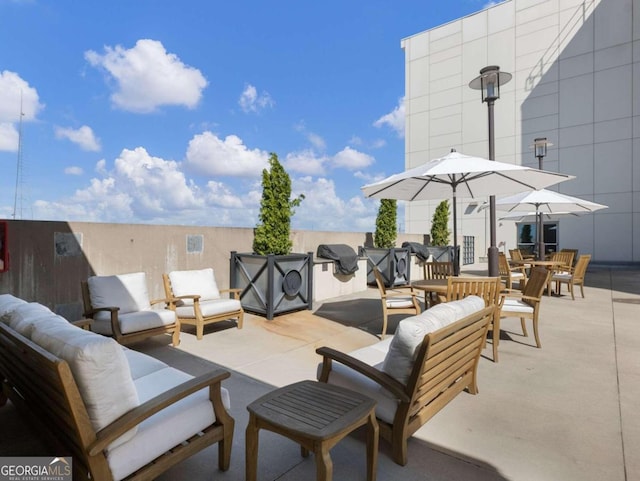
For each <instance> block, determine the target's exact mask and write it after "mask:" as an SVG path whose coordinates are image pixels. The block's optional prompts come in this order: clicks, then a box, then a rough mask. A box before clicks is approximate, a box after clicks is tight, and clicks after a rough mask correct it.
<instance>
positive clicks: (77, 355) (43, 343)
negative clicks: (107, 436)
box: [31, 323, 139, 446]
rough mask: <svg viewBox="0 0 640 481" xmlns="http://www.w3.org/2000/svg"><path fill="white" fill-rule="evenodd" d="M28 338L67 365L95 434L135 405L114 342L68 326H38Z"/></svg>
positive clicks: (123, 360)
mask: <svg viewBox="0 0 640 481" xmlns="http://www.w3.org/2000/svg"><path fill="white" fill-rule="evenodd" d="M31 339H32V341H33V342H35V343H36V344H38V345H39V346H40V347H42V348H43V349H45V350H47V351H49V352H50V353H52V354H53V355H55V356H57V357H60V358H61V359H64V360H65V361H67V363H69V367H70V368H71V372H72V373H73V377H74V379H75V381H76V384H77V386H78V390H79V391H80V395H81V396H82V399H83V401H84V404H85V406H86V408H87V412H88V414H89V419H90V421H91V424H92V426H93V428H94V429H95V430H96V431H99V430H100V429H102V428H104V427H105V426H107V425H109V424H110V423H112V422H113V421H115V420H116V419H117V418H119V417H120V416H122V415H123V414H124V413H126V412H127V411H129V410H131V409H133V408H135V407H136V406H138V404H139V403H138V395H137V393H136V389H135V386H134V384H133V380H132V379H131V374H130V373H129V365H128V363H127V359H126V357H125V355H124V353H123V351H122V347H121V346H120V345H119V344H118V343H117V342H116V341H115V340H113V339H111V338H108V337H104V336H101V335H99V334H95V333H93V332H90V331H87V330H84V329H80V328H79V327H76V326H74V325H72V324H70V323H67V324H66V325H59V324H57V323H49V324H43V323H38V324H36V325H35V326H34V330H33V333H32V335H31ZM134 434H135V428H134V429H133V430H131V431H129V432H127V433H125V434H124V435H123V436H121V437H120V438H119V439H117V440H116V441H114V443H113V444H112V446H115V445H117V444H119V443H122V442H124V441H126V439H128V438H130V437H132V436H133V435H134Z"/></svg>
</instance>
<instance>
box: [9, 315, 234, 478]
mask: <svg viewBox="0 0 640 481" xmlns="http://www.w3.org/2000/svg"><path fill="white" fill-rule="evenodd" d="M52 315H53V314H52ZM55 317H57V318H58V319H61V318H59V316H55ZM47 320H48V319H47ZM67 324H68V323H67ZM70 328H73V329H80V328H76V327H73V326H66V327H65V328H63V329H70ZM83 332H84V333H86V334H83V335H87V336H89V335H91V336H98V337H102V336H99V335H98V334H95V333H90V332H87V331H83ZM103 339H105V340H108V341H109V342H114V341H112V340H111V339H108V338H103ZM114 343H115V342H114ZM116 346H117V345H116ZM117 348H118V349H123V348H122V347H120V346H117ZM129 351H130V350H129ZM130 353H131V354H130V355H131V356H139V357H143V356H144V357H146V358H148V360H144V359H140V360H141V361H143V364H146V365H147V366H148V365H149V363H158V364H164V363H161V362H160V361H157V360H154V359H153V358H149V357H148V356H145V355H144V354H141V353H137V352H134V351H130ZM75 362H76V361H74V363H75ZM161 369H163V371H162V372H169V371H171V370H173V368H170V367H169V366H166V365H165V368H161ZM176 371H177V370H176ZM178 374H179V377H180V374H181V375H183V376H184V377H185V378H187V377H189V378H190V376H187V375H186V374H184V373H178ZM127 375H130V374H129V373H127ZM229 375H230V374H229V372H227V371H224V370H215V371H211V372H209V373H207V374H204V375H201V376H198V377H195V378H191V379H189V380H187V381H186V382H183V383H181V384H178V385H176V386H175V387H172V388H169V389H168V390H166V391H165V392H162V393H161V394H159V395H157V396H155V397H152V398H151V399H148V400H146V401H142V400H141V401H140V402H139V403H138V405H137V406H136V407H133V408H132V409H130V410H129V411H127V412H125V413H124V414H123V415H121V416H119V417H118V418H117V419H115V420H114V421H113V422H111V423H110V424H108V425H107V426H105V427H103V428H101V429H100V430H96V429H95V428H94V423H93V422H92V419H91V416H90V414H89V413H90V409H88V407H87V404H86V403H85V401H84V399H83V394H82V393H83V390H82V389H81V387H79V384H77V383H76V379H75V378H74V374H73V372H72V366H71V365H70V364H69V363H68V362H67V361H65V360H63V359H61V358H60V357H57V356H55V355H54V354H52V353H51V352H49V351H48V350H46V349H44V348H43V347H41V346H40V345H38V344H36V343H35V342H34V341H32V340H31V339H29V338H28V337H26V335H25V336H23V335H21V334H20V333H19V332H17V331H16V330H14V329H13V328H12V327H10V326H9V325H8V324H7V323H3V322H0V380H1V381H2V390H1V392H2V395H0V406H2V404H4V402H3V401H6V399H7V398H8V399H9V400H10V401H11V402H12V403H13V404H14V405H15V406H16V408H17V409H18V410H19V411H20V412H21V413H22V414H24V416H25V419H27V420H28V421H29V422H31V423H32V424H33V425H34V427H35V428H36V432H37V433H38V434H39V435H40V434H41V435H42V436H43V438H44V439H43V440H44V441H45V443H46V444H47V445H48V446H50V447H51V449H52V450H54V451H52V452H54V453H55V454H56V455H57V456H72V458H73V479H74V480H80V479H83V480H88V479H91V480H98V481H113V480H114V479H115V480H118V479H127V480H151V479H154V478H156V477H157V476H159V475H160V474H161V473H163V472H164V471H166V470H167V469H168V468H170V467H171V466H173V465H175V464H176V463H178V462H180V461H182V460H184V459H186V458H187V457H189V456H191V455H193V454H194V453H196V452H198V451H199V450H201V449H203V448H205V447H207V446H209V445H211V444H213V443H216V442H217V443H219V445H218V446H219V451H218V453H219V457H218V466H219V468H220V469H221V470H226V469H228V467H229V461H230V455H231V442H232V437H233V426H234V420H233V418H231V416H229V414H228V413H227V411H226V409H225V407H224V405H223V400H222V394H221V390H222V389H223V388H221V382H222V381H223V380H224V379H226V378H228V377H229ZM107 388H109V387H108V386H107ZM109 389H112V390H114V392H118V389H119V387H118V386H112V387H111V388H109ZM203 389H208V393H209V399H210V402H211V405H212V406H213V414H214V417H215V421H214V422H213V423H211V422H210V421H208V420H206V421H204V423H208V424H209V425H208V427H206V428H204V429H202V430H201V432H198V433H196V434H195V435H192V436H190V437H189V438H188V439H184V440H183V441H181V442H180V443H179V444H178V445H175V446H173V447H172V448H171V449H170V450H168V451H166V452H164V453H162V454H161V455H160V456H157V457H156V458H155V459H150V460H148V461H146V463H147V464H146V465H144V466H143V467H141V468H139V469H137V470H135V472H133V473H130V474H128V475H126V476H124V477H116V476H114V475H113V474H112V470H111V467H110V464H109V461H108V459H107V448H109V449H111V448H113V446H114V441H116V440H118V439H123V438H121V436H123V434H125V436H126V433H131V430H132V429H134V428H135V427H136V426H138V425H140V423H141V422H142V421H144V420H147V419H148V418H150V417H151V416H153V415H154V414H158V415H159V416H162V414H161V412H162V410H163V409H165V408H167V407H169V406H172V405H173V404H175V403H177V402H179V401H180V400H183V399H184V398H186V397H187V396H190V395H192V394H194V393H197V392H198V391H201V390H203ZM203 397H204V396H203ZM176 407H177V406H176ZM0 409H1V407H0ZM173 415H174V416H175V412H174V414H173ZM156 419H158V418H156ZM134 437H135V435H134ZM123 443H124V444H120V446H118V448H121V446H125V449H126V446H127V444H126V443H127V441H123ZM118 448H116V449H118ZM111 455H112V456H115V455H116V454H114V452H113V450H111ZM141 456H144V455H141ZM142 462H145V461H144V460H143V461H142Z"/></svg>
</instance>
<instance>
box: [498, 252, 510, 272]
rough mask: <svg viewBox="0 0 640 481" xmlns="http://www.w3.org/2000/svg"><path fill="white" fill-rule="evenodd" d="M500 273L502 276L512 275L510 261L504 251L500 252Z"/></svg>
mask: <svg viewBox="0 0 640 481" xmlns="http://www.w3.org/2000/svg"><path fill="white" fill-rule="evenodd" d="M498 273H499V274H500V276H501V277H511V268H510V267H509V261H508V260H507V256H505V255H504V253H503V252H498Z"/></svg>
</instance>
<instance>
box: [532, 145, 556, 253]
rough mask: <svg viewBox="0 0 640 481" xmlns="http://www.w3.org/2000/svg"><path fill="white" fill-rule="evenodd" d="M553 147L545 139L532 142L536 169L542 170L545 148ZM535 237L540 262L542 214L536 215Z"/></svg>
mask: <svg viewBox="0 0 640 481" xmlns="http://www.w3.org/2000/svg"><path fill="white" fill-rule="evenodd" d="M550 145H553V144H552V143H551V142H548V141H547V138H546V137H538V138H537V139H534V140H533V149H534V153H535V156H536V157H537V158H538V169H539V170H542V160H543V159H544V158H545V157H546V155H547V147H548V146H550ZM536 234H537V235H536V237H537V238H538V259H539V260H542V259H544V256H545V247H544V223H543V220H542V212H538V213H537V215H536Z"/></svg>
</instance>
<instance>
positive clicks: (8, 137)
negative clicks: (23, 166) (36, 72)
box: [0, 70, 44, 152]
mask: <svg viewBox="0 0 640 481" xmlns="http://www.w3.org/2000/svg"><path fill="white" fill-rule="evenodd" d="M43 108H44V105H43V104H41V103H40V98H39V96H38V91H37V90H36V89H35V88H33V87H31V86H30V85H29V83H28V82H27V81H26V80H24V79H22V78H21V77H20V75H18V74H17V73H15V72H10V71H8V70H4V71H2V72H0V150H5V151H9V152H15V151H17V150H18V128H17V125H18V123H19V122H20V118H21V117H22V121H23V122H30V121H33V120H36V118H37V116H38V113H39V112H40V111H41V110H42V109H43Z"/></svg>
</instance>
